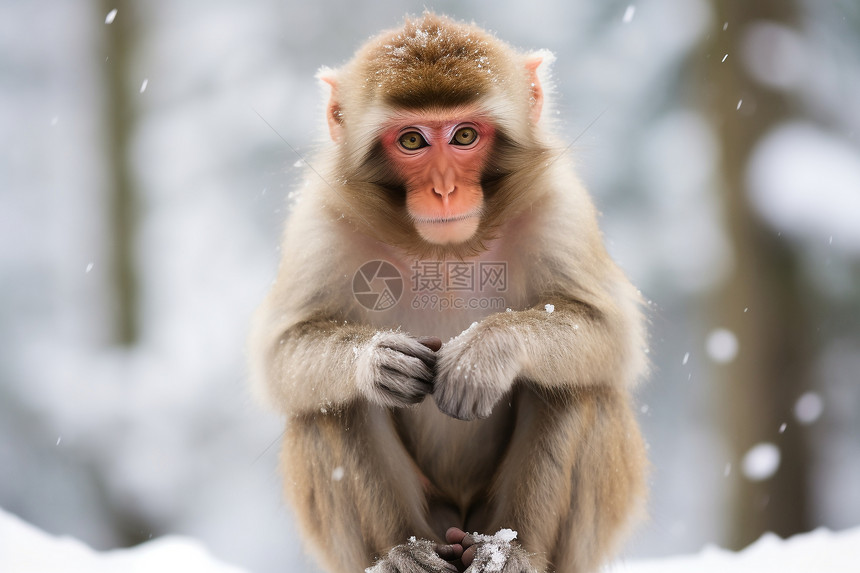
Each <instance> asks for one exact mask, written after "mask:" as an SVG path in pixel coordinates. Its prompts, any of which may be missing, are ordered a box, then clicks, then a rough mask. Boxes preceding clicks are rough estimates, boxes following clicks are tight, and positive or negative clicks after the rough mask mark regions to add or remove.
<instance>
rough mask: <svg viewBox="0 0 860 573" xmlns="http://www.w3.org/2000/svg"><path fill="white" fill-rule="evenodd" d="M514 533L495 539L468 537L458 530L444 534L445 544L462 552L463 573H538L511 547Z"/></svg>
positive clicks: (498, 534) (506, 532) (524, 555)
mask: <svg viewBox="0 0 860 573" xmlns="http://www.w3.org/2000/svg"><path fill="white" fill-rule="evenodd" d="M516 538H517V532H516V531H511V530H510V529H500V530H499V531H498V532H496V534H495V535H479V534H474V535H469V534H468V533H466V532H464V531H462V530H461V529H459V528H457V527H451V528H450V529H448V531H447V533H445V539H446V540H447V541H448V543H452V544H457V545H459V546H460V547H462V548H463V555H462V557H461V559H462V563H463V565H464V566H465V567H466V571H465V573H479V572H490V571H494V572H499V573H538V570H537V569H536V568H535V566H534V565H533V564H532V563H531V561H530V559H529V554H528V553H527V552H526V551H525V550H524V549H523V548H522V547H520V546H519V545H517V544H516V543H514V539H516Z"/></svg>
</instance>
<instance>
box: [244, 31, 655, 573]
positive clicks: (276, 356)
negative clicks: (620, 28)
mask: <svg viewBox="0 0 860 573" xmlns="http://www.w3.org/2000/svg"><path fill="white" fill-rule="evenodd" d="M543 59H544V60H546V55H543ZM540 60H541V57H540V56H535V55H524V54H520V53H518V52H516V51H514V50H513V49H511V48H510V47H509V46H507V45H506V44H504V43H502V42H501V41H499V40H497V39H496V38H495V37H493V36H491V35H489V34H487V33H485V32H483V31H481V30H479V29H477V28H475V27H473V26H466V25H463V24H460V23H457V22H454V21H451V20H448V19H445V18H440V17H436V16H434V15H432V14H425V15H424V16H423V17H422V18H419V19H417V20H413V21H408V22H407V23H406V25H405V26H404V27H403V28H402V29H398V30H394V31H390V32H385V33H383V34H381V35H380V36H379V37H377V38H375V39H373V40H371V41H370V42H369V43H368V44H367V45H366V46H365V47H364V48H362V49H361V50H359V52H358V53H357V55H356V57H355V58H354V59H353V60H352V61H351V62H349V63H347V64H346V65H345V66H344V67H343V68H342V69H340V70H337V71H327V72H324V73H323V76H324V78H325V79H326V81H327V82H329V83H330V84H331V85H332V86H333V90H332V92H333V93H332V99H331V102H330V103H329V106H328V112H327V113H328V119H329V124H330V128H331V129H332V136H333V137H334V139H335V141H334V142H332V143H330V144H328V145H327V147H326V148H325V149H323V150H322V151H321V152H320V154H319V156H318V157H317V158H316V159H313V160H311V161H310V163H311V165H312V166H313V167H314V168H315V170H316V173H309V174H308V183H307V185H306V187H305V188H304V190H303V191H302V194H301V198H300V200H299V201H298V202H297V204H296V205H295V207H294V209H293V212H292V214H291V216H290V219H289V221H288V225H287V228H286V232H285V235H284V241H283V246H282V256H283V258H282V261H281V266H280V270H279V272H278V277H277V280H276V282H275V284H274V286H273V288H272V290H271V292H270V293H269V295H268V297H267V298H266V300H265V302H264V303H263V305H262V306H261V308H260V309H259V311H258V313H257V315H256V317H255V321H254V328H253V332H252V337H251V340H250V346H249V348H250V352H251V356H252V374H253V377H254V379H255V381H256V384H257V387H258V389H260V390H261V393H263V394H265V395H266V396H267V397H268V400H269V401H270V402H271V403H272V404H273V405H274V406H275V407H276V408H277V409H278V410H280V411H281V412H283V413H285V414H286V415H287V427H286V434H285V438H284V442H283V450H282V466H283V471H284V480H285V488H286V493H287V497H288V499H289V501H290V503H291V505H292V507H293V509H294V510H295V513H296V516H297V518H298V523H299V525H300V529H301V531H302V534H303V536H304V538H305V540H306V541H307V544H308V546H309V547H310V548H311V549H312V550H313V551H314V553H315V554H316V556H317V558H318V559H319V561H320V563H322V564H323V565H324V567H325V568H326V569H327V570H329V571H332V572H358V571H362V570H364V569H365V568H366V567H369V566H371V565H372V564H373V563H374V561H375V560H377V559H382V561H380V562H379V563H378V569H377V570H380V571H404V572H408V571H434V570H443V569H444V568H445V567H448V568H451V566H450V565H447V564H446V562H445V561H443V560H442V559H441V558H440V557H439V556H438V555H437V553H436V552H434V543H429V542H426V541H421V539H427V540H432V541H434V542H444V535H445V530H446V529H447V528H448V527H450V526H457V527H459V528H463V529H466V530H468V531H479V532H482V533H494V532H496V531H497V530H499V529H501V528H509V529H512V530H515V531H516V532H517V540H516V542H514V543H513V544H511V545H510V546H508V547H507V548H506V550H505V554H504V557H505V559H506V561H505V563H504V566H503V568H501V569H493V570H497V571H504V572H508V573H513V572H520V571H529V572H533V571H558V572H568V573H583V572H586V571H593V570H594V569H595V568H596V567H597V566H598V565H599V563H600V562H601V561H602V560H603V559H605V558H606V557H607V556H609V555H610V554H611V551H612V550H613V549H614V548H615V547H616V545H617V542H618V541H619V539H620V537H621V534H622V533H623V532H624V531H625V529H626V528H627V526H628V524H629V523H630V521H631V519H632V518H633V517H635V516H636V514H638V513H639V512H640V510H641V508H642V505H643V501H644V498H645V487H644V473H645V466H646V461H645V457H644V448H643V444H642V440H641V437H640V434H639V430H638V427H637V424H636V421H635V417H634V415H633V414H632V410H631V407H630V395H629V391H630V389H631V388H632V387H633V385H634V383H635V382H636V381H637V379H638V378H639V377H640V376H641V375H642V373H643V371H644V369H645V367H646V361H645V358H644V348H645V340H644V328H643V325H642V318H641V316H640V312H639V304H640V300H639V296H638V294H637V291H636V290H635V289H634V288H633V287H632V286H631V285H630V284H629V283H628V281H627V280H626V279H625V277H624V276H623V275H622V273H621V272H620V271H619V270H618V268H617V267H616V266H615V265H614V263H613V262H612V261H611V260H610V259H609V257H608V256H607V254H606V251H605V249H604V247H603V245H602V239H601V235H600V232H599V229H598V226H597V221H596V216H595V211H594V208H593V206H592V204H591V201H590V199H589V198H588V195H587V193H586V192H585V190H584V189H583V187H582V185H581V184H580V182H579V181H578V179H577V178H576V177H575V175H574V174H573V172H572V171H571V168H570V165H569V162H568V160H567V159H566V158H565V157H564V156H563V150H562V149H563V147H564V145H560V144H559V143H558V142H557V141H556V139H554V137H553V136H552V135H550V134H549V131H550V129H549V126H547V125H544V124H545V121H539V120H538V118H539V117H540V116H541V115H542V114H541V113H540V111H541V105H542V104H543V101H544V93H543V89H542V87H541V85H542V84H541V83H540V80H539V78H538V76H537V75H535V72H534V71H535V69H537V67H538V64H539V62H540ZM545 63H546V62H545ZM545 63H544V67H545ZM477 64H481V65H480V66H479V65H477ZM452 90H453V91H456V93H453V91H452ZM446 94H447V95H446ZM461 108H462V109H468V110H475V109H478V110H480V112H481V113H484V114H486V115H487V116H488V117H491V118H492V121H493V122H494V125H496V126H497V128H498V130H499V132H500V133H503V134H504V136H505V138H506V139H505V142H507V143H504V142H503V143H501V144H499V146H498V147H497V150H496V151H497V153H496V155H494V156H493V159H492V160H491V161H492V162H493V167H492V170H495V171H492V170H491V169H490V168H489V167H488V173H489V175H488V177H487V184H486V188H485V205H484V211H483V213H484V214H483V216H482V219H481V225H480V227H479V229H478V232H477V235H476V236H475V237H473V238H472V239H471V240H470V241H468V243H467V244H456V245H429V244H426V243H425V242H423V241H422V239H421V238H420V237H419V236H418V235H417V234H416V233H415V230H414V228H413V227H412V224H411V221H410V219H409V216H408V213H406V212H405V209H404V206H403V202H402V200H401V199H400V198H398V197H397V196H396V194H393V191H392V189H397V188H398V187H397V185H396V181H394V182H393V183H391V184H387V183H385V181H389V180H391V178H392V177H393V176H392V175H390V174H389V173H387V171H386V164H385V160H384V159H383V158H382V157H381V155H380V154H379V153H376V152H375V151H374V146H375V145H376V138H377V130H378V129H379V127H378V126H379V125H381V124H383V123H384V122H385V121H388V120H390V119H391V118H392V117H395V118H396V116H397V114H398V110H402V109H410V110H415V109H419V110H421V109H427V110H431V111H432V113H438V112H439V110H443V111H444V110H448V109H454V110H459V109H461ZM544 109H545V106H544ZM458 113H459V112H458ZM543 115H546V114H545V113H544V114H543ZM505 145H507V147H505ZM490 171H492V172H490ZM380 173H382V175H379V174H380ZM495 174H498V177H494V175H495ZM407 191H408V190H407ZM374 260H384V261H388V262H390V263H391V264H393V265H394V266H395V267H396V268H397V269H398V270H399V272H400V274H401V276H402V277H404V284H405V292H404V293H403V297H402V300H400V301H399V303H398V304H397V305H395V306H394V307H393V308H391V309H389V310H385V311H371V310H368V309H366V308H364V307H363V306H362V305H360V304H359V303H358V301H357V300H356V298H355V297H354V296H353V292H352V285H353V283H352V280H353V276H354V274H355V272H356V271H357V270H358V269H359V267H361V266H362V265H363V264H364V263H366V262H368V261H374ZM427 260H444V261H462V262H468V263H475V264H477V263H480V262H504V263H505V264H506V273H507V274H506V278H507V285H506V288H505V289H499V290H498V292H494V293H492V294H494V295H498V296H501V297H503V298H504V302H505V306H506V307H507V308H508V309H510V310H509V311H506V310H505V309H493V310H481V309H478V308H465V309H461V310H447V311H445V310H440V309H437V308H417V309H416V308H413V305H412V304H410V302H411V299H410V297H412V296H413V295H414V293H413V292H412V290H411V286H412V285H410V280H409V277H411V276H414V272H415V266H414V265H416V261H427ZM457 295H458V296H460V297H467V298H468V297H472V299H475V300H477V299H479V298H480V297H486V296H487V292H486V291H482V290H479V289H478V288H476V287H473V288H472V289H471V290H466V291H458V292H457ZM547 305H552V306H547ZM473 323H477V324H474V325H473ZM470 325H471V326H470ZM421 336H436V337H439V338H441V339H442V340H443V341H446V342H445V343H444V345H443V346H442V347H441V349H440V350H438V352H433V351H432V350H430V349H428V348H427V347H426V346H424V345H423V344H422V343H420V342H419V341H418V339H417V337H421ZM449 339H450V340H449ZM428 393H429V394H428ZM425 395H426V397H425ZM422 398H423V401H422ZM416 402H420V403H418V404H417V405H413V404H415V403H416ZM412 536H414V537H416V539H415V540H413V541H412V542H408V539H409V538H410V537H412ZM392 548H393V549H392ZM479 554H480V550H479ZM481 567H485V569H483V570H488V571H489V570H490V569H489V568H486V565H482V564H481V562H479V560H476V561H475V562H474V563H473V564H472V566H471V567H470V568H469V571H475V572H477V571H480V570H482V569H481Z"/></svg>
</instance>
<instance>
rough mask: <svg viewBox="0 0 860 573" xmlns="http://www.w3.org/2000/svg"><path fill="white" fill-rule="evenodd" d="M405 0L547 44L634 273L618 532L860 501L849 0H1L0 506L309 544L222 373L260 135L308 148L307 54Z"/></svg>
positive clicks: (53, 520)
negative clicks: (647, 348) (642, 497)
mask: <svg viewBox="0 0 860 573" xmlns="http://www.w3.org/2000/svg"><path fill="white" fill-rule="evenodd" d="M425 6H426V7H429V8H433V9H435V10H437V11H439V12H444V13H448V14H450V15H453V16H455V17H458V18H461V19H466V20H474V21H475V22H477V23H478V24H480V25H482V26H484V27H487V28H489V29H491V30H494V31H495V32H497V33H498V35H499V36H500V37H501V38H503V39H505V40H507V41H509V42H510V43H512V44H514V45H516V46H518V47H520V48H524V49H525V48H535V49H538V48H547V49H550V50H552V51H553V52H555V53H556V55H557V62H556V64H555V79H556V84H557V86H556V87H557V92H558V93H557V98H556V105H555V108H556V110H558V112H559V115H558V120H559V125H560V128H561V130H562V133H564V134H566V137H567V138H568V139H569V140H570V141H574V140H576V143H575V144H574V145H573V147H572V150H571V153H572V154H573V155H574V156H575V158H576V161H577V163H578V164H579V165H580V169H581V174H582V176H583V178H584V179H585V181H586V183H587V184H588V186H589V188H590V189H591V191H592V193H593V195H594V197H595V200H596V202H597V204H598V206H599V208H600V209H601V211H602V213H603V220H602V223H603V227H604V231H605V236H606V241H607V244H608V245H609V248H610V250H611V252H612V253H613V255H614V256H615V257H616V258H617V259H618V261H619V262H620V263H621V265H622V266H623V267H624V268H625V269H626V271H627V272H628V273H629V275H630V276H631V278H632V279H633V281H634V282H635V283H636V284H637V285H638V286H639V287H640V288H641V289H642V291H643V292H644V293H645V295H646V296H647V297H648V299H649V300H650V301H652V303H651V309H650V317H651V321H652V325H651V330H652V350H651V356H652V359H653V363H654V373H653V375H652V377H651V379H650V380H649V381H648V382H647V384H645V385H643V386H642V387H641V389H640V392H639V394H638V399H639V408H640V413H641V421H642V424H643V427H644V431H645V434H646V437H647V440H648V442H649V444H650V452H651V458H652V461H653V466H654V467H653V473H652V478H651V481H652V490H653V494H652V500H651V507H650V509H651V512H650V513H651V519H650V522H649V523H647V524H646V525H645V526H644V527H642V528H641V529H640V530H639V531H638V533H637V534H636V535H635V537H634V539H633V540H632V542H631V543H630V545H629V546H628V549H627V555H629V556H642V557H653V556H660V555H667V554H676V553H683V552H691V551H696V550H698V549H700V548H701V547H702V546H703V545H704V544H705V543H716V544H719V545H722V546H727V547H734V548H738V547H741V546H744V545H746V544H748V543H750V542H751V541H753V540H754V539H756V538H757V537H758V536H759V535H760V534H761V533H762V532H763V531H765V530H770V531H776V532H777V533H779V534H781V535H789V534H792V533H795V532H799V531H807V530H810V529H812V528H814V527H817V526H826V527H829V528H832V529H837V530H839V529H844V528H847V527H851V526H856V525H858V524H860V486H858V484H860V417H858V416H857V413H858V412H860V383H858V382H860V3H858V2H856V0H833V1H832V2H826V3H825V2H816V1H814V0H807V1H802V0H794V1H788V0H750V1H748V2H722V1H719V0H645V1H641V2H629V1H605V2H595V1H591V0H589V1H586V0H575V1H568V0H530V1H528V2H513V1H510V0H494V1H492V2H490V1H489V0H475V1H471V2H463V1H459V2H458V1H454V0H450V1H441V0H440V1H437V2H427V1H412V0H409V1H404V0H397V1H395V0H375V1H373V2H369V1H363V0H362V1H351V2H349V1H346V0H317V1H315V2H294V1H284V0H281V1H277V0H250V1H247V2H243V3H239V2H226V1H215V2H212V1H209V2H206V1H203V0H174V1H168V0H153V1H149V2H137V3H132V2H128V1H108V0H105V1H101V2H99V1H84V0H81V1H77V2H65V1H62V0H30V1H28V2H16V1H14V0H0V146H2V147H0V150H2V153H0V507H3V508H4V509H5V510H7V511H9V512H12V513H14V514H16V515H18V516H20V517H22V518H23V519H25V520H27V521H29V522H31V523H33V524H35V525H36V526H38V527H40V528H42V529H44V530H46V531H48V532H51V533H55V534H69V535H72V536H75V537H77V538H79V539H81V540H83V541H85V542H86V543H88V544H90V545H92V546H94V547H96V548H98V549H106V548H111V547H121V546H130V545H134V544H136V543H139V542H141V541H144V540H147V539H150V538H153V537H158V536H161V535H164V534H168V533H178V534H185V535H190V536H193V537H196V538H198V539H200V540H202V541H203V542H204V543H205V544H206V546H207V547H208V548H209V549H210V550H211V551H212V552H213V553H214V555H216V556H217V557H219V558H221V559H223V560H225V561H228V562H232V563H235V564H237V565H241V566H243V567H246V568H248V569H249V570H252V571H255V572H260V573H265V572H270V571H284V570H294V571H310V570H313V569H312V567H311V566H310V565H308V564H307V562H306V561H305V558H304V557H302V554H301V550H300V546H299V542H298V540H297V539H296V536H295V532H294V530H293V529H292V526H291V524H290V517H289V512H288V510H287V509H286V508H284V507H283V505H282V502H281V494H280V485H279V478H278V475H277V471H276V465H277V446H273V445H272V444H273V442H275V441H276V440H277V439H278V437H279V434H280V432H281V420H280V419H279V418H278V416H276V415H274V414H269V413H267V412H263V411H261V410H260V408H258V407H257V406H256V405H255V404H254V403H253V401H252V400H251V399H250V397H249V395H248V391H247V388H246V383H245V366H244V355H243V344H244V338H245V334H246V330H247V324H248V320H249V317H250V314H251V312H252V310H253V309H254V307H255V306H256V305H257V304H258V303H259V301H260V300H261V298H262V297H263V295H264V293H265V291H266V290H267V288H268V285H269V283H270V281H271V280H272V278H273V277H274V273H275V268H276V264H277V259H278V252H277V243H278V237H279V233H280V230H281V225H282V220H283V218H284V216H285V214H286V213H287V212H288V210H289V200H288V195H289V193H290V191H291V190H292V189H293V188H294V186H295V184H296V183H297V177H298V175H299V171H300V170H299V169H298V168H297V167H295V164H296V162H297V161H298V160H299V159H300V158H299V156H297V155H296V154H295V153H293V151H292V150H291V149H290V146H289V145H287V144H285V143H284V141H283V140H282V139H281V137H283V138H284V139H285V140H286V141H287V142H289V144H290V145H291V146H293V147H294V148H296V149H297V150H298V151H299V153H301V154H303V155H305V154H308V153H310V152H311V150H312V148H313V144H314V141H315V140H316V137H317V134H318V133H319V131H318V128H319V126H320V125H321V118H322V109H321V102H320V93H321V90H320V88H319V87H318V86H317V85H316V83H315V81H314V79H313V75H314V72H315V71H316V70H317V68H319V67H320V66H322V65H337V64H339V63H341V62H343V61H345V60H346V59H347V58H348V57H349V56H350V54H351V53H352V51H353V50H354V49H355V48H356V47H357V46H358V45H359V44H360V43H361V42H363V41H364V40H365V39H366V38H368V37H369V36H370V35H372V34H374V33H376V32H377V31H379V30H380V29H382V28H385V27H391V26H395V25H398V24H399V23H400V22H401V21H402V18H403V15H404V14H405V13H407V12H408V13H413V14H416V13H420V12H421V11H422V10H423V9H424V7H425ZM261 118H262V119H261ZM267 123H268V124H270V125H271V127H270V125H267ZM273 128H274V129H273ZM275 131H276V132H277V133H275Z"/></svg>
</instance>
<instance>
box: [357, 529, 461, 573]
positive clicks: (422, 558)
mask: <svg viewBox="0 0 860 573" xmlns="http://www.w3.org/2000/svg"><path fill="white" fill-rule="evenodd" d="M462 553H463V548H462V547H461V546H460V545H456V546H451V545H442V546H440V545H437V544H435V543H433V542H432V541H428V540H426V539H416V538H414V537H412V538H411V539H409V542H408V543H403V544H401V545H398V546H396V547H393V548H392V549H391V550H390V551H389V552H388V555H386V556H385V558H384V559H381V560H380V561H377V562H376V564H375V565H374V566H373V567H368V568H367V569H365V570H364V571H365V573H426V572H427V571H448V572H450V573H457V567H456V565H454V564H453V563H448V562H447V561H445V559H443V557H445V558H448V557H450V558H451V559H457V558H459V557H460V555H462Z"/></svg>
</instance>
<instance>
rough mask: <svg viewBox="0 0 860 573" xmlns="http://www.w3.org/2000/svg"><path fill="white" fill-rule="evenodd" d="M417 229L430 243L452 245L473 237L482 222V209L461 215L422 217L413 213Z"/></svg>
mask: <svg viewBox="0 0 860 573" xmlns="http://www.w3.org/2000/svg"><path fill="white" fill-rule="evenodd" d="M412 220H413V221H414V223H415V230H417V231H418V234H419V235H421V238H423V239H424V240H425V241H427V242H428V243H433V244H436V245H450V244H456V243H462V242H465V241H468V240H469V239H471V238H472V237H473V236H474V234H475V232H476V231H477V230H478V224H479V223H480V222H481V212H480V210H474V211H469V212H467V213H462V214H460V215H453V216H448V217H446V216H441V217H422V216H417V215H413V216H412Z"/></svg>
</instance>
